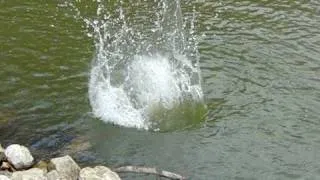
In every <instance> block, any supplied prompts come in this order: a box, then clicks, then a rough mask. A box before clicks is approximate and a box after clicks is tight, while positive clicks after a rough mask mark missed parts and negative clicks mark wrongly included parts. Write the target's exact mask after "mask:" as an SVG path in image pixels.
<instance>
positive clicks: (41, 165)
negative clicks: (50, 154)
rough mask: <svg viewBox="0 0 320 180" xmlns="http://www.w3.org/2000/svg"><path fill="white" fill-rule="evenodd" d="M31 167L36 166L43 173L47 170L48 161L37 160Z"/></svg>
mask: <svg viewBox="0 0 320 180" xmlns="http://www.w3.org/2000/svg"><path fill="white" fill-rule="evenodd" d="M32 167H33V168H38V169H41V170H43V172H44V173H47V172H48V169H47V168H48V163H46V162H45V161H39V162H38V163H37V164H35V165H33V166H32Z"/></svg>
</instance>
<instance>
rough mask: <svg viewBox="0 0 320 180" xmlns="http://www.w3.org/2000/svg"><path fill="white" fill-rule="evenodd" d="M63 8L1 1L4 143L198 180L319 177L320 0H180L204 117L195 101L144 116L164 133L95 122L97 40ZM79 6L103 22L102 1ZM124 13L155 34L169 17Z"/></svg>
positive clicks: (131, 9) (0, 128)
mask: <svg viewBox="0 0 320 180" xmlns="http://www.w3.org/2000/svg"><path fill="white" fill-rule="evenodd" d="M113 2H115V1H112V2H110V3H111V4H112V3H113ZM58 3H59V4H63V3H64V2H63V1H60V2H49V1H47V2H42V1H40V0H32V1H28V2H19V3H17V2H14V1H0V18H1V20H0V27H1V28H0V49H1V51H0V59H1V61H0V63H1V70H0V75H1V76H0V82H1V87H0V92H1V93H0V97H1V98H0V100H1V103H0V104H1V108H0V109H1V110H0V122H1V124H0V132H1V133H0V141H1V143H3V144H5V145H7V144H9V143H12V142H17V143H23V144H26V145H28V146H30V147H31V148H32V151H33V153H34V154H35V155H36V157H37V158H39V157H45V158H50V157H52V156H55V155H62V154H71V155H73V157H75V159H76V160H77V161H78V162H80V163H81V165H95V164H104V165H110V166H117V165H123V164H134V165H149V166H157V167H160V168H164V169H168V170H171V171H175V172H178V173H181V174H184V175H186V176H188V177H190V178H191V179H261V178H262V179H317V178H318V177H319V176H320V166H319V163H318V162H319V160H320V157H319V153H318V150H319V148H320V139H319V137H320V136H319V134H320V132H319V115H320V114H319V112H318V109H319V107H320V94H319V92H320V91H319V89H320V84H319V82H320V81H319V80H320V79H319V77H320V74H319V72H320V68H319V67H320V61H319V57H320V53H319V51H318V49H319V48H320V43H319V42H320V37H319V28H318V27H319V25H320V9H319V7H320V6H319V5H320V4H319V3H318V2H317V1H235V0H227V1H215V2H210V1H197V2H191V1H181V13H182V17H183V18H189V19H187V20H184V21H183V22H190V21H188V20H190V19H192V14H194V12H195V14H196V17H197V18H196V20H195V23H194V33H195V35H196V36H197V37H202V38H199V44H198V48H197V49H198V50H199V57H200V69H201V75H202V80H203V81H202V84H201V87H202V90H203V98H204V103H205V105H206V106H207V110H202V108H201V106H197V105H195V107H196V108H198V109H199V110H193V111H191V110H190V111H189V110H188V109H193V107H192V106H191V105H189V104H188V102H187V103H184V104H182V106H177V107H176V108H175V107H174V108H173V109H172V112H169V113H163V111H166V109H162V108H159V109H158V111H154V114H153V115H152V116H148V117H149V118H150V119H154V118H155V119H156V118H157V117H158V118H159V119H175V121H162V122H163V124H162V126H163V127H162V128H161V127H160V129H165V130H164V131H162V132H153V131H145V130H138V129H136V128H125V127H122V126H118V125H113V124H112V123H105V122H103V121H101V118H95V116H94V114H92V107H91V104H90V100H89V94H88V82H89V79H90V75H91V70H92V69H91V68H92V62H91V61H92V60H93V59H94V58H95V55H96V54H97V53H96V47H95V46H94V45H95V43H93V42H92V40H93V37H88V36H86V34H87V33H89V31H88V27H86V25H85V23H83V21H82V20H80V19H78V20H75V17H74V15H76V14H77V13H76V12H74V11H73V9H72V8H65V7H60V6H58ZM116 3H118V2H115V4H113V6H108V8H109V9H108V10H109V12H115V11H112V10H115V9H117V7H118V6H116ZM75 5H76V7H77V8H78V9H79V11H80V12H81V13H82V14H81V16H82V17H86V18H88V19H90V20H93V18H94V17H96V15H97V12H96V10H97V3H95V2H91V1H86V2H77V3H75ZM122 7H123V9H124V12H125V13H126V14H127V16H126V18H125V19H126V22H127V23H128V27H133V26H129V25H130V24H131V25H132V24H136V26H137V27H134V28H133V29H135V30H139V31H140V29H139V28H143V29H144V30H145V31H148V30H151V29H153V28H154V27H156V25H155V24H154V23H152V22H156V21H154V19H157V15H154V16H150V14H154V12H159V13H160V12H161V6H158V5H157V3H153V2H151V1H148V2H144V1H135V2H127V1H124V2H123V6H122ZM193 7H195V8H193ZM152 8H158V9H157V11H155V10H154V9H152ZM101 14H103V13H101ZM159 15H160V14H159ZM91 18H92V19H91ZM171 19H173V18H171ZM122 22H123V21H122ZM171 22H172V21H171ZM141 24H143V25H144V26H141ZM187 26H190V25H187ZM89 29H90V27H89ZM189 29H192V28H189ZM168 31H171V30H170V29H168ZM187 34H188V33H187ZM92 35H94V34H92ZM144 37H150V38H151V36H150V35H149V34H148V32H146V33H145V34H144V35H142V39H143V38H144ZM191 37H195V36H191ZM186 42H190V41H186ZM129 47H131V46H129ZM129 47H127V48H129ZM133 47H136V46H133ZM158 47H163V46H162V45H161V44H159V46H158ZM158 47H157V48H155V49H159V51H160V53H162V52H161V51H165V49H163V50H162V49H160V48H158ZM193 47H194V46H193ZM141 49H142V50H143V49H145V47H141ZM128 52H130V51H128ZM150 52H152V54H151V55H154V54H153V52H154V51H153V50H151V51H150ZM135 54H138V55H139V54H140V53H135ZM130 55H131V54H130ZM140 55H143V54H140ZM160 55H162V54H160ZM132 57H134V56H132ZM140 57H142V56H140ZM149 57H150V56H146V58H149ZM155 57H158V56H155ZM160 57H162V56H160ZM133 59H134V58H133ZM137 59H139V58H137ZM152 59H154V58H152ZM155 59H157V58H155ZM160 59H161V58H160ZM188 59H189V60H190V59H191V60H194V59H195V58H190V57H188ZM157 62H158V63H160V62H161V61H157ZM164 62H165V61H164ZM163 64H166V63H163ZM136 65H137V66H139V68H141V66H143V65H141V64H139V63H137V64H136ZM164 67H165V66H164ZM120 77H121V76H120ZM192 102H193V101H192ZM181 109H184V110H185V111H184V112H185V113H189V114H187V115H183V113H179V111H181ZM201 114H206V116H205V118H204V119H203V120H202V119H201V118H200V117H201ZM164 115H167V116H164ZM192 116H194V117H195V118H186V117H192ZM153 117H154V118H153ZM171 123H173V124H171ZM123 177H124V179H141V178H143V179H155V178H153V177H151V176H148V177H141V176H135V175H123Z"/></svg>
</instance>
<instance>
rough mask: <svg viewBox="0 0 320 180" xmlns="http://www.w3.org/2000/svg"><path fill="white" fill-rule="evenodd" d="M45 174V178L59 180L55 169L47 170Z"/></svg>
mask: <svg viewBox="0 0 320 180" xmlns="http://www.w3.org/2000/svg"><path fill="white" fill-rule="evenodd" d="M46 176H47V180H61V178H60V175H59V173H58V171H56V170H53V171H50V172H48V174H47V175H46Z"/></svg>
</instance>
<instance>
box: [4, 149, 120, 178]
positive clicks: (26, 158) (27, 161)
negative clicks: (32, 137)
mask: <svg viewBox="0 0 320 180" xmlns="http://www.w3.org/2000/svg"><path fill="white" fill-rule="evenodd" d="M0 165H1V170H0V180H120V179H121V178H120V177H119V175H118V174H117V173H116V172H113V171H112V170H110V169H109V168H108V167H105V166H96V167H85V168H82V169H81V168H80V167H79V165H78V164H77V163H76V162H75V161H74V160H73V159H72V158H71V157H70V156H68V155H67V156H63V157H57V158H53V159H51V160H49V161H48V162H45V161H39V162H35V160H34V158H33V156H32V154H31V153H30V151H29V149H28V148H26V147H25V146H22V145H19V144H12V145H10V146H8V147H7V148H5V149H4V148H2V146H1V144H0Z"/></svg>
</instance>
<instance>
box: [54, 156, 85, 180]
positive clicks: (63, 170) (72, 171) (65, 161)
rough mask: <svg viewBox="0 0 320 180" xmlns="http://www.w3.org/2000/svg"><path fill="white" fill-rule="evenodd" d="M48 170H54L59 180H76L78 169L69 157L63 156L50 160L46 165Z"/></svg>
mask: <svg viewBox="0 0 320 180" xmlns="http://www.w3.org/2000/svg"><path fill="white" fill-rule="evenodd" d="M48 170H49V171H51V170H56V171H57V172H58V174H59V175H60V178H61V180H77V179H78V176H79V172H80V167H79V166H78V164H77V163H76V162H74V160H73V159H72V158H71V157H70V156H63V157H59V158H54V159H51V160H50V162H49V164H48Z"/></svg>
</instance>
